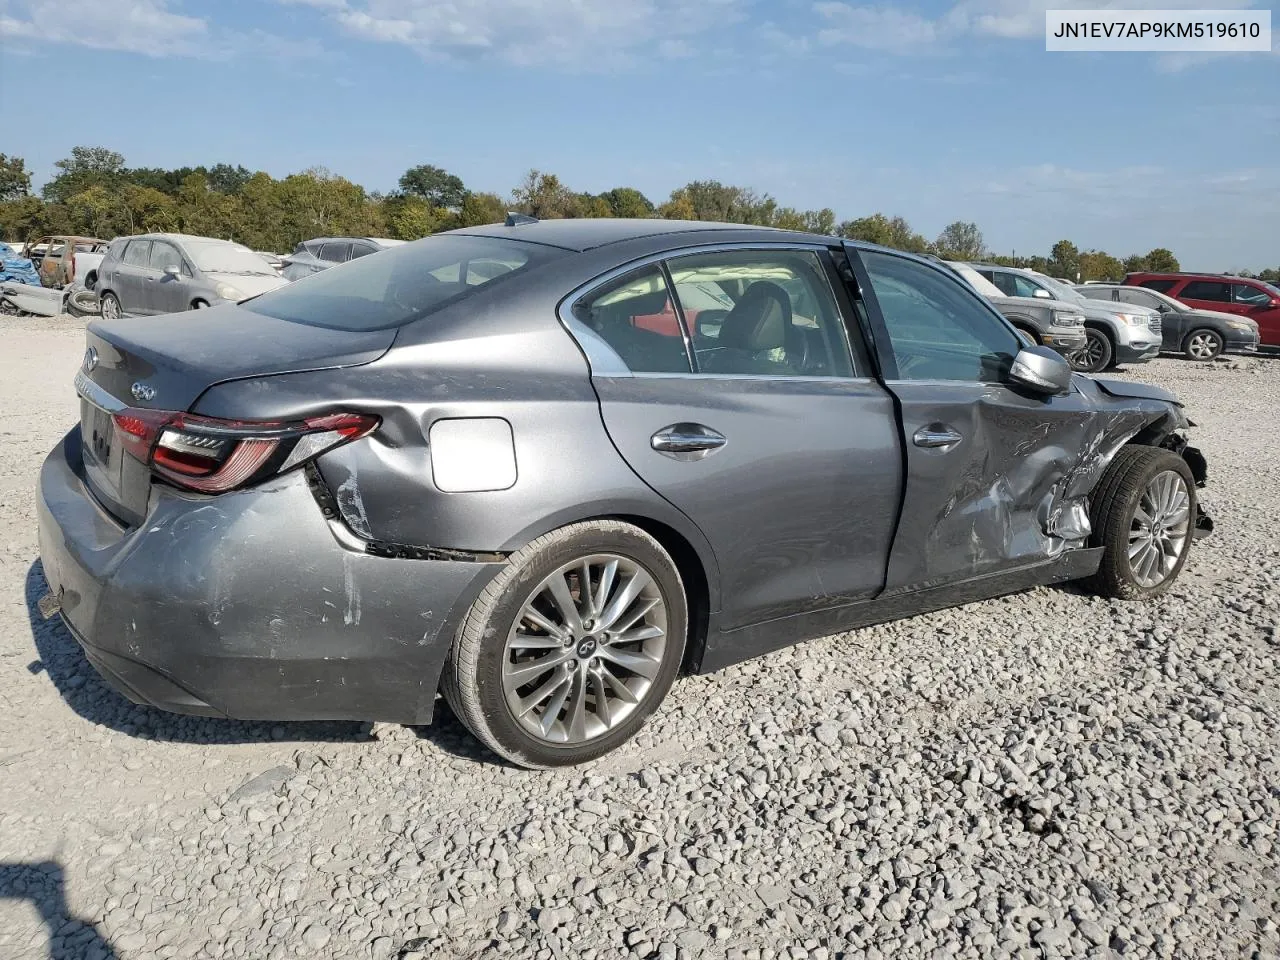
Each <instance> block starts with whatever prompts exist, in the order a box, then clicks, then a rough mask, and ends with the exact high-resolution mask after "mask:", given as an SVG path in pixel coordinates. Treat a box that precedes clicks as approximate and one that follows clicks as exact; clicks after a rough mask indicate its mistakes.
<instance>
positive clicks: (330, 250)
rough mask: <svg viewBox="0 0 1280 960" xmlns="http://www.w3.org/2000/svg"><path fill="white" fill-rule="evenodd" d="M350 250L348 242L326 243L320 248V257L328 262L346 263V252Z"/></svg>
mask: <svg viewBox="0 0 1280 960" xmlns="http://www.w3.org/2000/svg"><path fill="white" fill-rule="evenodd" d="M350 250H351V244H349V243H326V244H325V245H324V246H323V247H321V248H320V259H321V260H326V261H328V262H329V263H346V262H347V253H348V252H349V251H350Z"/></svg>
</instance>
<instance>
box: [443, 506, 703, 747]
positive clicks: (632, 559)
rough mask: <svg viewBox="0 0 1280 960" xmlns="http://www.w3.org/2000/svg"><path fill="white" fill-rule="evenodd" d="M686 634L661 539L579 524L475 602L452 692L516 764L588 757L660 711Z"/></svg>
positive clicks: (534, 547) (554, 535) (674, 575)
mask: <svg viewBox="0 0 1280 960" xmlns="http://www.w3.org/2000/svg"><path fill="white" fill-rule="evenodd" d="M687 633H688V611H687V604H686V599H685V592H684V584H683V583H682V581H681V579H680V573H679V571H678V569H677V568H676V565H675V562H674V561H673V560H672V559H671V556H670V555H669V554H668V553H667V551H666V550H664V549H663V547H662V545H661V544H659V543H658V542H657V541H656V540H655V539H653V537H651V536H649V535H648V534H647V533H645V532H644V531H643V530H641V529H639V528H638V527H634V526H632V525H631V524H627V523H621V522H619V521H616V520H593V521H587V522H584V523H577V524H573V525H572V526H568V527H564V528H562V529H560V530H555V531H553V532H551V533H548V534H546V535H544V536H542V537H539V538H538V539H537V540H534V541H533V542H532V543H530V544H528V545H527V546H526V547H524V548H523V549H521V550H519V551H518V552H516V553H515V554H513V555H512V556H511V558H510V559H509V561H508V565H507V566H506V568H504V569H503V570H502V571H501V572H500V573H499V574H498V575H497V576H496V577H494V579H493V581H492V582H490V583H489V585H488V586H486V587H485V589H484V590H483V592H482V593H481V594H480V596H479V597H478V598H477V599H476V601H475V603H474V604H472V607H471V609H470V611H468V613H467V616H466V618H465V620H464V621H463V623H462V626H461V627H460V629H459V630H458V635H457V637H456V638H455V640H454V644H453V649H452V651H451V653H450V657H449V662H448V663H447V664H446V665H445V670H444V675H443V684H442V685H443V690H444V695H445V699H446V700H447V701H448V703H449V706H450V708H451V709H452V710H453V712H454V714H455V715H456V716H457V717H458V719H460V720H461V721H462V722H463V724H465V725H466V727H467V728H468V729H469V730H470V731H471V732H472V733H473V734H475V736H476V737H477V739H479V740H480V741H481V742H482V743H483V744H484V745H485V746H487V747H488V748H489V749H490V750H492V751H493V752H494V753H496V754H498V755H499V756H502V757H504V758H506V759H507V760H510V761H511V762H512V763H514V764H517V765H519V766H522V767H529V768H540V767H559V766H569V765H572V764H577V763H584V762H586V761H588V760H594V759H595V758H597V757H599V756H602V755H603V754H605V753H608V752H609V751H611V750H613V749H615V748H616V747H618V746H620V745H621V744H623V743H625V742H626V741H627V740H629V739H630V738H631V737H633V736H634V735H635V734H636V732H637V731H638V730H639V729H640V728H641V726H643V724H644V722H645V720H646V719H648V717H649V716H650V714H652V713H653V711H654V710H655V709H657V707H658V705H659V704H660V703H661V702H662V700H663V698H665V697H666V695H667V691H668V690H669V689H670V687H671V684H672V682H673V681H674V680H675V677H676V674H677V672H678V671H679V668H680V664H681V662H682V661H683V659H684V648H685V639H686V636H687Z"/></svg>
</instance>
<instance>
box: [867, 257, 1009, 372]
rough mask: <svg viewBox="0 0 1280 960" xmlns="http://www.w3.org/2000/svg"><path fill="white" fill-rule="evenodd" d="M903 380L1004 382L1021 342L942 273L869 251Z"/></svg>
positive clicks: (873, 283) (874, 282)
mask: <svg viewBox="0 0 1280 960" xmlns="http://www.w3.org/2000/svg"><path fill="white" fill-rule="evenodd" d="M862 259H863V262H864V263H865V264H866V267H867V272H868V273H869V274H870V276H871V287H872V289H873V290H874V291H875V295H876V300H877V301H878V302H879V304H880V312H881V313H882V314H883V315H884V322H885V326H886V327H888V332H889V341H890V346H891V348H892V350H893V354H894V357H895V359H896V360H897V364H898V378H899V379H901V380H969V381H981V382H988V383H990V382H999V381H1002V380H1004V378H1005V375H1006V374H1007V373H1008V371H1009V367H1010V366H1011V365H1012V363H1013V358H1014V357H1015V356H1016V355H1017V353H1018V350H1019V347H1020V344H1019V340H1018V337H1017V336H1016V335H1015V334H1014V332H1013V330H1011V329H1010V328H1008V327H1007V326H1005V324H1003V323H1001V322H1000V320H999V318H998V317H997V316H995V315H994V314H993V313H992V312H991V310H990V308H988V307H987V306H986V305H985V303H984V301H982V300H981V299H980V298H979V297H978V296H977V295H976V294H974V293H973V292H972V291H971V290H969V289H968V288H967V287H966V286H965V285H964V284H963V283H961V282H959V281H958V280H957V279H955V278H953V277H951V276H948V275H947V274H945V273H943V272H942V271H940V270H936V269H934V268H932V267H928V266H925V265H924V264H921V263H916V262H915V261H913V260H907V259H905V258H903V257H895V256H892V255H890V254H883V253H874V252H870V251H864V252H863V254H862Z"/></svg>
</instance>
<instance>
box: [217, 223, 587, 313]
mask: <svg viewBox="0 0 1280 960" xmlns="http://www.w3.org/2000/svg"><path fill="white" fill-rule="evenodd" d="M562 256H564V251H562V250H559V249H557V248H554V247H547V246H541V245H539V244H532V243H521V242H519V241H510V240H496V239H490V238H489V237H469V236H443V235H442V236H438V237H431V238H429V239H426V240H421V241H419V242H417V243H413V244H407V245H405V246H401V247H395V248H394V249H391V250H383V251H381V252H379V254H378V255H377V256H376V257H361V258H360V259H359V260H353V261H351V262H350V263H346V264H343V265H342V266H338V267H334V268H333V269H331V270H323V271H321V272H319V273H316V274H312V275H311V276H308V277H306V278H304V279H303V280H300V281H298V282H297V283H292V284H289V285H288V286H285V287H280V288H278V289H276V290H272V291H270V292H269V293H264V294H262V296H259V297H254V298H253V299H252V300H250V301H247V302H246V303H243V304H241V309H243V310H252V311H254V312H255V313H261V314H264V315H266V316H269V317H276V318H277V319H280V320H293V321H295V322H297V323H307V324H311V325H313V326H317V327H328V328H330V329H333V330H381V329H384V328H386V327H398V326H401V325H403V324H406V323H412V322H413V321H415V320H420V319H421V318H423V317H425V316H427V315H429V314H431V313H434V312H435V311H437V310H439V309H441V308H443V307H446V306H448V305H449V304H451V303H454V302H455V301H458V300H461V299H463V298H464V297H467V296H470V295H471V294H473V293H475V292H476V291H477V290H481V289H484V288H485V287H487V286H488V285H489V284H490V283H502V282H503V281H504V280H505V279H506V278H507V277H511V276H514V275H516V274H520V273H523V272H525V271H526V270H529V269H530V268H532V267H535V266H537V265H538V264H542V263H547V262H549V261H551V260H555V259H558V258H559V257H562ZM481 258H483V259H491V260H501V261H503V262H505V263H511V264H519V266H517V267H515V268H514V269H512V270H509V271H507V272H506V273H504V274H502V275H501V276H498V277H495V278H493V279H492V280H489V281H486V282H485V283H483V284H465V283H458V282H456V280H454V281H444V280H441V279H440V278H439V277H437V276H435V275H434V272H436V271H440V270H441V269H444V270H445V271H446V275H447V273H448V271H450V270H451V271H452V274H453V276H454V277H455V278H456V276H457V274H458V266H459V264H461V263H465V262H467V261H469V260H476V259H481ZM259 262H261V261H259ZM262 266H263V268H264V269H266V270H270V268H269V267H267V266H266V264H263V265H262Z"/></svg>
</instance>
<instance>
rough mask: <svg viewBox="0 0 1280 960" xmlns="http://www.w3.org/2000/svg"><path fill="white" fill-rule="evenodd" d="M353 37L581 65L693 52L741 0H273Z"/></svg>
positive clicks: (434, 54) (450, 54)
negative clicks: (322, 17) (319, 15)
mask: <svg viewBox="0 0 1280 960" xmlns="http://www.w3.org/2000/svg"><path fill="white" fill-rule="evenodd" d="M278 2H280V3H285V4H289V5H293V6H307V7H314V8H316V9H317V10H321V11H323V12H324V13H325V14H326V15H327V16H328V17H329V18H330V19H331V20H332V21H333V22H334V23H336V24H337V25H339V27H340V28H342V29H343V30H344V31H345V32H347V33H348V34H350V35H352V36H356V37H360V38H363V39H366V40H371V41H376V42H382V43H395V44H400V45H403V46H406V47H409V48H411V49H413V50H415V51H416V52H418V53H419V54H421V55H423V56H426V57H431V58H457V59H477V58H482V57H486V58H487V57H491V58H494V59H498V60H504V61H507V62H509V63H514V64H517V65H535V64H556V65H558V66H562V67H570V68H576V69H582V70H597V69H604V68H607V67H609V66H614V65H617V64H619V63H623V62H625V63H634V62H643V61H645V60H664V59H672V58H677V57H688V56H692V55H693V54H694V53H695V52H696V51H695V49H694V47H693V44H692V42H691V41H692V38H694V37H696V36H697V35H699V34H703V33H705V32H707V31H708V30H709V29H711V28H712V27H723V26H725V25H728V24H730V23H734V22H736V21H738V20H739V19H741V12H740V5H741V4H742V2H743V0H625V2H623V0H454V2H440V0H278Z"/></svg>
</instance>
